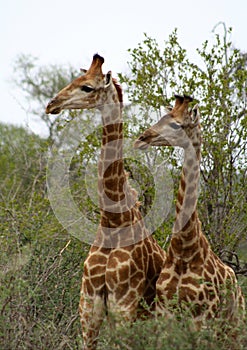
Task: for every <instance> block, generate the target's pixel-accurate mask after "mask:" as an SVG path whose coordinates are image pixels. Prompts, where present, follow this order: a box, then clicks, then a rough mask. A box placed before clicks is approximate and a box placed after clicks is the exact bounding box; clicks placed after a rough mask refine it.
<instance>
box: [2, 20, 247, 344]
mask: <svg viewBox="0 0 247 350" xmlns="http://www.w3.org/2000/svg"><path fill="white" fill-rule="evenodd" d="M223 29H224V32H223V35H219V34H217V32H216V30H218V27H217V28H215V41H213V42H209V41H206V42H205V43H203V44H202V47H201V48H200V49H198V57H199V58H200V64H195V63H192V62H191V61H190V60H189V58H188V56H187V52H186V50H184V49H183V48H182V47H181V46H180V44H179V40H178V37H177V32H176V30H175V31H174V32H173V33H171V35H170V36H169V38H168V40H167V41H166V42H165V43H164V46H163V48H160V47H159V45H158V43H157V42H156V40H155V39H153V38H150V37H149V36H148V35H145V37H144V40H143V42H141V43H140V44H138V45H137V47H136V48H134V49H130V50H129V52H130V57H131V61H130V62H129V73H128V74H127V75H119V79H120V80H121V83H122V84H123V86H126V96H127V95H128V99H129V101H130V102H131V105H128V106H126V108H125V115H126V118H125V120H126V125H125V136H126V143H127V144H129V148H130V147H131V145H132V141H133V140H134V139H135V137H136V136H137V135H138V134H139V133H140V132H141V131H142V130H143V128H145V127H146V126H149V125H150V124H151V123H153V122H154V121H156V120H157V119H158V118H160V116H161V115H162V114H163V113H164V109H165V108H166V106H168V105H170V104H172V103H173V98H172V95H173V94H174V93H175V92H176V93H182V94H183V93H188V94H193V95H194V97H195V99H196V100H198V101H200V108H201V114H202V125H203V136H204V143H203V156H202V164H201V174H202V175H201V189H200V195H199V202H198V206H199V214H200V218H201V221H202V224H203V230H204V232H205V234H206V235H207V237H208V239H209V241H210V243H211V244H212V247H213V249H214V250H215V252H217V254H218V255H219V256H221V258H222V259H223V260H224V261H226V262H227V263H228V264H229V265H231V266H232V267H233V268H234V269H235V272H236V273H237V274H238V275H239V281H240V284H241V285H242V288H243V291H244V293H245V295H246V297H247V279H246V275H247V254H246V248H247V245H246V241H247V240H246V238H247V229H246V228H247V205H246V203H247V178H246V176H247V173H246V165H247V158H246V154H247V152H246V148H247V111H246V102H247V101H246V96H247V95H246V93H247V87H246V82H247V69H246V62H247V56H246V55H245V54H243V53H241V51H240V50H238V49H236V48H234V47H233V46H232V44H231V42H230V41H229V35H230V33H231V30H230V29H226V28H225V27H224V26H223ZM15 72H16V82H17V85H18V86H20V88H22V90H23V91H24V93H25V94H26V97H27V98H28V99H29V100H31V101H32V104H31V109H32V112H33V114H34V115H35V116H36V118H37V117H39V118H40V120H42V122H43V123H44V124H45V126H46V128H47V131H48V137H47V138H46V139H42V138H40V137H39V136H37V135H34V134H32V133H30V132H28V131H27V130H26V129H24V128H20V127H16V126H12V125H5V124H0V139H1V143H0V166H1V172H0V264H1V267H2V268H1V272H0V291H1V292H0V348H1V349H4V350H13V349H21V350H22V349H30V350H31V349H37V350H39V349H81V348H82V340H81V335H80V333H81V331H80V324H79V317H78V312H77V309H78V301H79V291H80V283H81V275H82V267H83V261H84V259H85V257H86V255H87V252H88V249H89V244H88V243H89V242H90V239H91V238H90V239H84V238H85V235H82V236H80V235H78V234H73V233H71V231H70V230H69V229H68V230H66V229H65V228H64V226H63V225H62V224H61V222H59V220H57V217H56V215H57V213H56V210H55V212H54V211H53V209H54V208H53V207H52V206H51V203H50V201H49V198H50V192H49V185H50V182H49V171H50V168H49V167H48V168H47V158H48V156H50V155H51V154H52V155H54V154H57V153H59V154H60V155H61V157H64V159H67V158H66V157H68V155H69V158H68V159H69V165H68V173H69V184H70V193H71V196H72V198H73V200H74V202H75V203H76V205H77V206H78V208H79V210H80V213H81V215H82V216H84V217H85V218H87V219H88V220H89V221H90V222H92V223H93V224H94V225H97V222H98V217H99V210H98V207H97V194H96V180H97V173H96V164H97V156H98V151H99V147H100V137H101V132H100V128H99V124H100V122H99V120H100V118H99V116H98V114H97V113H93V114H92V113H91V112H90V113H85V114H80V113H78V112H76V113H75V112H71V113H68V112H63V113H62V114H61V115H60V116H59V117H52V118H51V117H50V116H49V117H48V116H46V115H45V113H44V110H45V105H46V103H47V102H48V100H49V99H50V98H51V97H52V96H54V95H55V94H56V93H57V92H58V91H59V90H60V89H61V88H62V87H64V85H66V84H67V83H68V82H69V81H70V80H71V79H72V78H74V77H75V76H76V75H77V73H76V72H75V71H73V69H72V68H71V67H58V66H50V67H39V65H38V62H37V61H36V60H35V59H33V58H32V57H29V56H20V57H19V58H18V60H17V62H16V69H15ZM73 121H76V122H75V123H73ZM71 125H72V126H71ZM68 126H69V128H68ZM66 130H67V131H68V132H67V133H65V131H66ZM72 140H75V142H74V143H73V142H72ZM129 141H130V142H129ZM126 147H127V146H126ZM56 152H57V153H56ZM126 152H127V157H126V168H127V169H128V171H129V172H130V180H131V181H134V184H133V186H134V187H136V188H137V189H138V191H139V193H140V199H141V200H142V203H143V207H142V210H143V213H144V215H146V214H147V213H148V212H149V211H150V208H152V207H153V203H155V205H156V206H157V205H158V204H159V202H157V201H159V198H158V199H157V201H156V202H155V200H156V199H155V198H156V197H157V196H158V193H157V192H159V187H158V186H159V184H158V180H157V178H156V177H155V172H154V170H153V169H155V168H157V167H158V166H160V164H161V162H162V161H163V160H164V159H166V164H168V165H167V169H166V171H167V173H166V174H167V176H165V178H166V181H167V183H166V184H163V187H165V188H167V187H168V186H171V183H170V182H169V181H170V180H169V179H171V180H172V186H171V187H172V189H171V191H172V196H171V197H170V199H169V201H170V202H171V203H168V204H169V205H168V207H167V208H166V207H165V206H164V204H163V203H160V206H161V209H162V211H161V215H163V216H165V214H164V213H166V216H165V218H164V217H163V216H162V218H163V219H162V220H161V221H159V218H158V219H157V220H156V218H155V215H152V218H151V219H152V220H154V222H153V221H152V220H151V219H150V220H151V221H152V222H151V227H154V228H155V233H154V234H155V236H156V238H157V239H158V241H159V243H160V245H162V246H163V247H165V246H166V244H167V241H168V240H169V235H170V232H171V228H172V223H173V217H174V211H173V208H170V206H174V200H175V195H176V188H175V189H173V181H174V184H177V182H178V178H179V174H180V169H181V159H182V157H181V153H180V152H178V151H177V150H174V149H165V150H164V149H154V148H153V149H152V150H150V151H149V152H147V153H145V154H142V153H140V152H138V154H134V153H133V151H132V150H131V151H128V150H127V151H126ZM50 159H52V160H54V157H53V158H50ZM50 164H51V163H50ZM168 175H169V176H168ZM47 177H48V179H47ZM163 178H164V177H163ZM162 181H164V180H162ZM175 187H176V186H175ZM173 190H174V193H173ZM172 198H174V199H173V200H172ZM161 199H162V201H163V199H164V198H163V197H162V198H161ZM157 203H158V204H157ZM162 205H163V206H162ZM155 220H156V221H155ZM152 225H153V226H152ZM79 229H80V230H81V231H82V232H84V231H86V230H87V227H85V226H80V227H79ZM215 327H217V324H215V323H214V324H209V325H208V328H207V329H204V330H203V331H201V332H193V331H192V330H191V328H190V326H189V318H186V317H185V318H183V319H180V321H178V320H175V319H174V320H172V321H167V320H164V319H155V318H154V319H152V320H139V321H137V322H136V323H135V324H134V325H131V326H130V325H125V326H124V327H123V328H119V329H116V330H111V329H109V327H108V324H107V321H106V322H105V323H104V325H103V329H102V331H101V334H100V339H99V349H102V350H103V349H115V348H116V347H117V346H118V347H119V348H120V349H135V350H138V349H146V350H147V349H150V350H151V349H166V350H169V349H183V350H184V349H192V348H193V349H199V350H203V349H245V348H246V347H247V333H246V324H245V325H244V326H243V329H240V331H239V334H240V336H239V338H238V340H232V339H231V338H228V337H227V334H225V335H222V336H221V337H219V338H215V336H214V333H213V329H214V328H215Z"/></svg>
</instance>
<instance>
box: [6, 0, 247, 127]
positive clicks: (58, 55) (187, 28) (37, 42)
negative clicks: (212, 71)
mask: <svg viewBox="0 0 247 350" xmlns="http://www.w3.org/2000/svg"><path fill="white" fill-rule="evenodd" d="M0 4H1V7H0V45H1V54H0V67H1V75H0V94H1V113H0V121H4V122H10V123H14V124H18V125H25V126H27V127H29V128H30V130H32V131H34V132H41V129H42V126H41V125H40V124H38V123H37V122H35V121H34V118H33V116H32V115H30V113H27V112H25V110H27V109H28V106H27V103H26V101H25V99H24V98H23V94H22V92H21V90H20V89H16V88H15V86H14V84H12V83H11V79H12V77H13V63H14V60H15V59H16V57H17V56H18V55H19V54H21V53H23V54H31V55H33V56H35V57H38V58H39V61H40V64H54V63H55V64H56V63H58V64H67V63H69V64H72V65H73V66H74V68H76V69H77V68H78V70H79V68H80V67H88V66H89V65H90V62H91V59H92V56H93V54H94V53H96V52H98V53H99V54H100V55H102V56H104V58H105V64H104V70H105V71H107V70H112V71H113V74H114V73H115V75H116V73H117V72H127V60H128V53H127V49H128V48H134V47H136V46H137V44H138V43H139V42H140V41H142V40H143V38H144V37H143V33H144V32H146V33H147V34H148V35H150V36H152V37H154V38H156V39H157V40H158V42H160V43H162V41H164V40H166V39H167V38H168V35H169V34H170V33H171V32H172V31H173V29H174V28H175V27H176V28H178V37H179V42H180V44H181V45H182V46H183V47H184V48H185V49H186V50H187V51H188V53H189V55H190V56H191V57H194V56H195V55H196V48H197V47H201V44H202V43H203V42H204V41H205V40H206V39H211V38H212V37H213V35H212V29H213V27H214V26H215V25H216V24H217V23H218V22H220V21H223V22H225V23H226V25H227V26H228V27H229V26H231V27H232V28H233V33H232V41H233V43H234V45H235V47H237V48H240V49H241V50H242V51H243V52H247V39H246V34H247V20H246V16H247V1H246V0H235V1H233V0H207V1H200V0H187V1H186V0H176V1H166V0H150V1H147V0H123V1H122V2H121V1H117V0H104V1H102V0H87V1H85V0H69V1H68V0H40V1H39V0H37V1H35V0H9V1H6V0H0ZM51 97H52V96H51Z"/></svg>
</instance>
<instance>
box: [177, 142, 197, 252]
mask: <svg viewBox="0 0 247 350" xmlns="http://www.w3.org/2000/svg"><path fill="white" fill-rule="evenodd" d="M199 175H200V143H198V142H195V143H193V144H192V143H190V145H189V146H188V147H187V148H186V149H185V151H184V163H183V168H182V174H181V180H180V185H179V190H178V197H177V203H176V220H175V224H174V227H173V237H172V246H173V250H175V253H177V254H182V253H183V251H184V249H190V247H191V249H196V247H197V245H198V243H199V234H200V221H199V219H198V216H197V210H196V207H197V195H198V184H199Z"/></svg>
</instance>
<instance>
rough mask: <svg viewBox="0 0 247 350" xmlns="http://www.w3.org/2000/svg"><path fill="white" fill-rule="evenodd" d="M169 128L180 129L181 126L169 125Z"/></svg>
mask: <svg viewBox="0 0 247 350" xmlns="http://www.w3.org/2000/svg"><path fill="white" fill-rule="evenodd" d="M170 127H171V128H173V129H180V128H181V125H179V124H176V123H170Z"/></svg>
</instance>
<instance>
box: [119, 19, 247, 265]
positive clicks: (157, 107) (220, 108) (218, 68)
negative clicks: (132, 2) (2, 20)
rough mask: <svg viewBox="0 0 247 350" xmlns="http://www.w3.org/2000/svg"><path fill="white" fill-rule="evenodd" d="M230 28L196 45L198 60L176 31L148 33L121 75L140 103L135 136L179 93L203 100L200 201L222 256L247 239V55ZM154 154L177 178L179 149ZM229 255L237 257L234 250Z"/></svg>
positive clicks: (207, 227) (203, 217)
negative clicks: (159, 35) (158, 36)
mask: <svg viewBox="0 0 247 350" xmlns="http://www.w3.org/2000/svg"><path fill="white" fill-rule="evenodd" d="M216 29H217V26H216V27H215V29H214V30H216ZM230 33H231V29H226V27H225V25H224V34H223V35H219V34H217V33H215V40H214V41H213V42H209V41H205V42H204V43H203V44H202V48H201V49H198V50H197V52H198V54H199V57H198V60H199V61H200V65H198V64H195V63H193V62H191V61H190V60H189V58H188V55H187V52H186V50H184V49H183V48H182V47H181V46H180V44H179V41H178V37H177V31H176V30H174V31H173V33H172V34H171V35H170V36H169V38H168V40H167V41H165V42H164V46H163V48H162V49H161V48H160V47H159V45H158V43H157V41H156V40H155V39H153V38H150V37H148V36H147V34H145V37H144V40H143V42H141V43H139V44H138V46H137V48H134V49H130V50H129V52H130V55H131V61H130V62H129V68H130V74H128V75H125V76H124V75H122V74H120V76H119V77H120V80H121V82H122V83H125V84H126V86H127V93H128V96H129V100H130V101H131V102H132V103H137V104H138V105H140V106H141V108H140V114H139V116H136V115H134V123H135V129H134V131H135V132H136V135H139V134H140V132H142V130H143V128H146V127H147V126H150V125H151V124H153V123H154V122H155V121H156V120H157V119H158V118H159V116H160V115H162V114H164V112H163V110H164V107H165V106H167V105H168V104H171V103H172V104H173V97H172V95H173V94H174V93H180V94H184V93H185V94H190V95H193V96H194V97H195V102H196V101H199V102H200V109H201V123H202V128H203V150H202V162H201V174H202V176H201V188H200V197H199V203H198V206H199V210H200V218H201V221H202V225H203V230H204V232H205V233H206V234H207V236H208V238H209V240H210V242H211V244H212V246H213V248H214V250H215V251H216V252H218V254H219V255H221V256H222V257H223V256H224V255H225V253H226V252H229V251H230V252H235V251H236V250H237V249H239V247H240V246H241V244H243V243H244V242H245V241H246V238H247V236H246V232H247V230H246V227H247V207H246V193H247V187H246V184H247V182H246V164H247V159H246V147H247V128H246V123H247V110H246V102H247V98H246V93H247V86H246V82H247V69H246V62H247V57H246V55H245V54H242V53H241V51H240V50H238V49H236V48H234V47H233V46H232V43H231V42H230V40H229V35H230ZM155 111H156V114H155ZM140 115H141V116H140ZM129 119H130V118H129ZM131 119H132V118H131ZM155 119H156V120H155ZM138 125H139V127H138ZM132 130H133V129H132ZM160 152H161V153H160ZM157 154H158V155H161V156H163V157H164V158H165V159H167V162H168V163H170V165H171V166H172V167H173V176H174V183H177V182H178V175H179V166H180V164H181V163H180V157H178V154H177V153H176V152H174V150H171V149H170V150H169V149H167V148H166V149H164V148H163V149H162V150H157V151H156V152H154V151H153V154H151V158H152V159H153V160H154V159H156V157H157ZM152 165H153V166H154V165H155V164H152ZM168 219H169V218H168ZM164 225H165V227H166V223H165V224H164ZM165 231H166V230H165ZM227 260H228V262H230V261H229V260H232V257H231V254H230V255H229V256H228V259H227Z"/></svg>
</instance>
